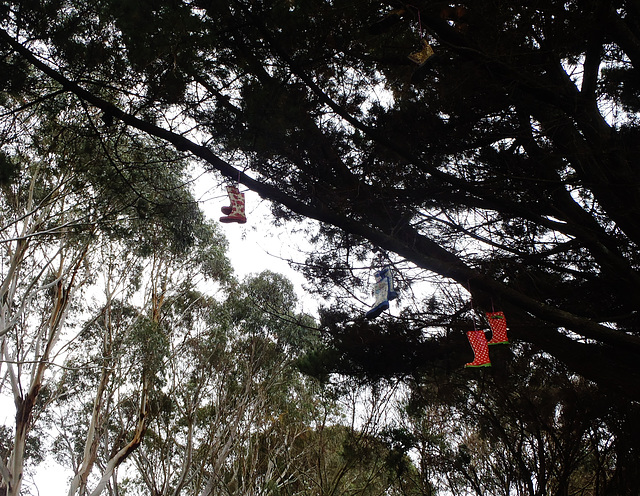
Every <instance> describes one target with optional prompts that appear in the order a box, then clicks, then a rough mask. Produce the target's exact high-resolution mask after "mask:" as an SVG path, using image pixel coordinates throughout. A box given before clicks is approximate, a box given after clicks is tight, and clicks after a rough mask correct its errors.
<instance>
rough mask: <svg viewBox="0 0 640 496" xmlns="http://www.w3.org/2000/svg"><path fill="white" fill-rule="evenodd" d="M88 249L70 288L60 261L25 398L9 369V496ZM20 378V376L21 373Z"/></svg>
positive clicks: (15, 489) (15, 490)
mask: <svg viewBox="0 0 640 496" xmlns="http://www.w3.org/2000/svg"><path fill="white" fill-rule="evenodd" d="M87 249H88V246H85V249H84V250H83V252H82V253H81V254H80V255H79V256H78V257H77V259H76V260H75V262H74V264H73V265H74V266H73V268H72V272H71V274H67V275H69V276H70V277H69V279H68V282H67V284H66V285H65V284H63V277H64V275H65V274H63V272H64V271H65V268H64V257H62V256H61V257H60V264H59V270H58V278H57V279H56V282H55V285H54V286H55V294H54V299H53V306H52V309H51V313H50V315H49V318H48V319H47V323H46V325H44V326H43V330H42V333H43V334H44V336H42V337H41V338H40V339H41V340H42V341H43V343H42V347H41V348H42V351H41V354H40V356H39V358H38V363H37V364H36V365H35V367H34V369H33V372H32V374H31V380H30V386H29V390H28V392H27V394H26V395H23V393H22V388H21V385H20V377H19V376H18V375H16V373H15V372H14V367H13V366H11V365H10V366H9V368H8V370H9V377H10V380H11V385H12V389H13V395H14V402H15V405H16V425H15V435H14V442H13V449H12V451H11V455H10V457H9V461H8V464H7V466H6V467H3V470H2V474H3V479H4V485H5V486H6V495H7V496H18V495H19V494H20V487H21V485H22V480H23V473H24V453H25V447H26V443H27V437H28V435H29V432H30V430H31V428H32V426H33V409H34V406H35V404H36V401H37V399H38V394H39V392H40V389H41V388H42V385H43V381H44V374H45V372H46V370H47V369H48V367H49V359H50V357H51V353H52V351H53V348H54V346H55V345H56V343H57V341H58V338H59V336H60V331H61V328H62V327H63V325H64V320H65V317H66V315H67V311H68V309H69V303H70V301H71V300H72V297H73V294H74V293H75V291H76V290H77V287H78V286H77V285H76V276H77V273H78V270H79V268H80V266H81V264H82V262H83V261H84V257H85V256H86V253H87ZM3 350H4V352H5V353H4V354H5V356H6V345H5V346H3ZM18 374H19V372H18Z"/></svg>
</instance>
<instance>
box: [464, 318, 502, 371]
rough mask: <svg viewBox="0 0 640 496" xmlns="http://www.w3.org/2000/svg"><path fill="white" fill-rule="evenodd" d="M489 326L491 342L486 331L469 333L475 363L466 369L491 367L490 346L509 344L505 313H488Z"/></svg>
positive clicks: (471, 363)
mask: <svg viewBox="0 0 640 496" xmlns="http://www.w3.org/2000/svg"><path fill="white" fill-rule="evenodd" d="M486 315H487V319H489V326H490V327H491V341H487V336H486V334H485V333H484V331H480V330H475V329H474V330H473V331H469V332H467V339H468V340H469V344H471V348H473V355H474V357H473V362H470V363H467V364H466V365H465V367H491V360H490V359H489V345H493V344H508V343H509V339H508V338H507V320H506V319H505V316H504V313H503V312H487V313H486Z"/></svg>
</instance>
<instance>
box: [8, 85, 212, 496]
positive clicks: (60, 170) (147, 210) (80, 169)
mask: <svg viewBox="0 0 640 496" xmlns="http://www.w3.org/2000/svg"><path fill="white" fill-rule="evenodd" d="M24 76H25V81H26V80H28V81H30V82H29V85H30V91H33V94H47V93H49V92H50V91H51V92H52V94H50V96H51V98H43V99H42V100H38V101H35V102H30V103H29V104H25V105H22V106H20V105H18V106H19V107H20V108H15V106H16V105H17V104H18V102H19V101H21V100H20V99H21V98H22V97H20V96H17V94H12V92H11V91H9V92H8V93H6V94H4V95H3V99H2V102H1V103H2V109H3V114H2V119H0V122H1V129H2V134H1V137H2V142H1V146H2V151H1V153H0V162H1V165H2V172H3V177H2V193H3V194H2V196H1V198H0V202H1V203H2V213H1V214H0V222H1V228H0V229H1V230H0V236H1V245H0V246H1V247H2V273H1V279H0V294H1V301H2V303H1V309H0V324H1V329H0V340H1V342H0V345H1V350H0V353H1V356H2V364H1V367H2V368H1V371H2V377H3V381H2V386H3V393H6V394H8V395H9V396H10V397H11V398H12V399H13V402H14V403H15V406H16V414H15V425H14V426H13V430H14V435H13V442H12V448H11V450H10V453H9V455H8V458H7V459H6V460H4V459H3V460H1V461H0V468H1V474H2V482H1V484H0V487H1V488H2V490H3V491H5V492H6V494H9V495H14V494H19V493H20V488H21V485H22V482H23V480H24V465H25V448H26V446H27V443H28V441H29V434H30V432H31V431H32V430H33V429H34V428H35V427H36V426H37V425H38V423H39V421H40V419H41V416H42V414H43V413H44V412H45V411H46V410H47V408H48V407H49V406H50V404H51V402H52V401H53V400H54V396H52V395H53V394H54V393H55V388H53V387H52V386H51V381H52V380H53V379H54V377H55V376H57V375H58V374H59V372H60V369H59V368H58V367H59V366H60V364H61V361H62V359H63V357H64V354H65V353H66V352H67V350H68V347H69V345H70V343H72V342H73V340H74V339H75V331H77V327H76V323H77V319H78V318H79V316H80V315H81V314H82V313H83V312H84V311H86V308H87V307H86V305H85V302H86V292H84V293H83V291H87V288H89V286H90V285H91V284H92V283H93V282H94V281H95V278H96V275H97V274H98V273H99V272H100V270H101V265H102V263H103V262H104V260H101V259H100V256H99V255H100V254H101V253H104V251H103V250H105V246H106V245H108V244H110V243H117V242H119V243H120V244H122V243H125V244H127V245H128V249H129V250H137V252H138V253H139V254H142V255H144V256H147V255H148V254H149V253H158V252H159V251H160V250H167V251H169V252H172V251H173V252H175V253H177V252H178V251H180V250H181V249H183V248H184V247H185V246H188V245H192V244H193V243H194V242H195V239H196V237H198V233H197V229H202V228H201V226H202V225H203V217H202V214H201V213H200V211H199V209H198V208H197V206H196V204H195V202H194V200H193V198H192V197H191V196H190V193H189V192H188V191H187V190H186V187H185V179H186V176H185V175H184V174H185V167H186V163H185V162H179V161H178V160H177V157H176V156H175V154H173V156H172V155H171V153H170V152H169V153H167V150H166V149H164V148H163V147H158V146H157V144H156V143H153V142H151V141H150V140H149V139H147V138H145V137H144V136H136V135H135V133H127V132H122V129H121V130H120V131H119V132H118V131H114V132H113V133H111V134H109V135H103V136H102V137H101V138H98V136H99V133H97V132H96V129H95V127H94V126H93V125H90V124H88V123H87V121H86V120H85V118H84V116H83V113H84V112H85V111H86V108H83V107H82V106H80V107H77V106H74V105H72V104H71V102H70V101H69V100H68V99H66V98H65V97H64V95H60V93H59V92H56V90H55V89H51V88H50V85H48V83H47V82H46V81H39V80H38V78H35V77H32V75H31V76H30V75H27V74H26V73H25V74H24ZM23 82H24V81H23ZM25 84H26V83H25ZM23 103H24V102H23ZM172 157H173V158H172ZM167 163H171V164H172V165H173V167H172V170H171V174H170V175H167V167H166V164H167ZM180 171H182V172H180ZM145 251H146V255H145V253H144V252H145ZM34 459H35V458H34Z"/></svg>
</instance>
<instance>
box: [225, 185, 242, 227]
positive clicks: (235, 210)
mask: <svg viewBox="0 0 640 496" xmlns="http://www.w3.org/2000/svg"><path fill="white" fill-rule="evenodd" d="M227 194H228V195H229V202H230V203H231V206H228V207H222V208H221V209H220V210H221V211H222V213H223V214H225V217H220V222H226V223H229V222H237V223H238V224H244V223H245V222H247V217H246V216H245V214H244V193H240V190H239V189H238V187H237V186H227Z"/></svg>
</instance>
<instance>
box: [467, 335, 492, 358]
mask: <svg viewBox="0 0 640 496" xmlns="http://www.w3.org/2000/svg"><path fill="white" fill-rule="evenodd" d="M467 339H468V340H469V343H470V344H471V348H473V356H474V359H473V362H470V363H467V364H466V365H465V367H491V360H489V347H488V346H487V337H486V336H485V334H484V331H479V330H473V331H469V332H467Z"/></svg>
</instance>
